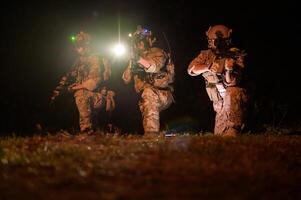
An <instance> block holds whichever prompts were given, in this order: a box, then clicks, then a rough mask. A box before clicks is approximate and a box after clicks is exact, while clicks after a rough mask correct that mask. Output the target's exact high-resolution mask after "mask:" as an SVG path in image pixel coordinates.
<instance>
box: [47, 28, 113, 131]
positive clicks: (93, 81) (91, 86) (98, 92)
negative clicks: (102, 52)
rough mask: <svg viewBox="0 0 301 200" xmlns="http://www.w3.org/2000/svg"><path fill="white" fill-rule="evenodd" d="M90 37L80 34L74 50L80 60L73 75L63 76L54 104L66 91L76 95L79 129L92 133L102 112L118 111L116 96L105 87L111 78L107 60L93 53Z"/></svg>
mask: <svg viewBox="0 0 301 200" xmlns="http://www.w3.org/2000/svg"><path fill="white" fill-rule="evenodd" d="M90 41H91V37H90V35H89V34H87V33H85V32H83V31H81V32H79V33H78V34H77V35H76V37H75V41H74V43H75V50H76V52H77V53H78V55H79V57H78V59H77V60H76V62H75V64H74V65H73V66H72V69H71V71H70V72H68V73H67V75H66V76H63V77H62V78H61V80H60V83H59V85H58V86H57V87H56V89H55V90H54V91H53V95H52V97H51V100H52V101H53V100H55V99H56V97H57V96H59V95H60V94H61V93H62V92H63V90H67V91H69V92H72V93H73V96H74V98H75V102H76V106H77V109H78V112H79V126H80V130H81V131H82V132H92V131H93V129H95V125H96V123H97V121H98V120H97V118H96V117H97V116H98V115H97V114H98V113H99V111H100V110H101V109H106V111H108V112H111V111H112V110H114V108H115V101H114V95H115V93H114V92H113V91H111V90H108V89H107V87H105V86H104V84H105V82H106V81H107V80H108V79H109V78H110V76H111V66H110V63H109V61H108V59H107V58H100V57H99V56H98V55H94V54H92V53H91V46H90Z"/></svg>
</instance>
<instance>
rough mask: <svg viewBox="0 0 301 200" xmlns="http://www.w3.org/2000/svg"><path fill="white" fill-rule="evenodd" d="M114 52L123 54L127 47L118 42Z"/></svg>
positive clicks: (119, 54)
mask: <svg viewBox="0 0 301 200" xmlns="http://www.w3.org/2000/svg"><path fill="white" fill-rule="evenodd" d="M113 52H114V53H115V55H117V56H122V55H123V54H124V53H125V47H124V45H122V44H121V43H118V44H116V45H115V46H114V48H113Z"/></svg>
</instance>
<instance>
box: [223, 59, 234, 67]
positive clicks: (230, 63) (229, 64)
mask: <svg viewBox="0 0 301 200" xmlns="http://www.w3.org/2000/svg"><path fill="white" fill-rule="evenodd" d="M234 62H235V61H234V59H232V58H226V60H225V69H226V70H233V67H234Z"/></svg>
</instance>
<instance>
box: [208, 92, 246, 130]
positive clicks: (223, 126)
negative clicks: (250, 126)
mask: <svg viewBox="0 0 301 200" xmlns="http://www.w3.org/2000/svg"><path fill="white" fill-rule="evenodd" d="M247 102H248V96H247V94H246V90H245V89H243V88H239V87H228V88H227V89H226V93H225V97H224V100H223V101H218V102H214V103H213V107H214V110H215V112H216V116H215V127H214V133H215V134H217V135H230V136H231V135H236V134H238V133H240V132H241V130H242V129H243V127H244V125H245V124H244V123H245V120H246V109H247Z"/></svg>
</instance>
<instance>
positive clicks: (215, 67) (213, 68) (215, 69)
mask: <svg viewBox="0 0 301 200" xmlns="http://www.w3.org/2000/svg"><path fill="white" fill-rule="evenodd" d="M219 67H220V66H219V63H217V62H213V63H212V65H211V66H210V67H209V70H210V71H211V72H213V73H217V72H218V71H219Z"/></svg>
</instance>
